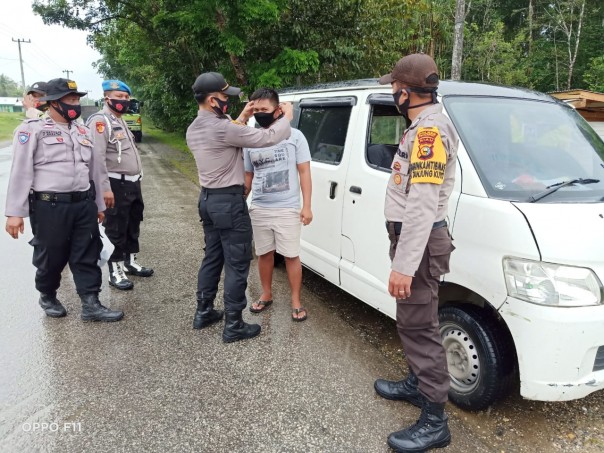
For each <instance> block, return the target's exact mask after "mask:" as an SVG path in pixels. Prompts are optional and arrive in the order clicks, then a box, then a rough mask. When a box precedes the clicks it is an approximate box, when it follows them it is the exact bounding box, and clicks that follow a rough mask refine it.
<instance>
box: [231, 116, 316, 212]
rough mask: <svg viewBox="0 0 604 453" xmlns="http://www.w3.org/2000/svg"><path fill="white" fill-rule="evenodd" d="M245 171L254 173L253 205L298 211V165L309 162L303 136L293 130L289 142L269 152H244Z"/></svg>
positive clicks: (253, 150) (308, 154) (265, 150)
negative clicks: (295, 209) (296, 209)
mask: <svg viewBox="0 0 604 453" xmlns="http://www.w3.org/2000/svg"><path fill="white" fill-rule="evenodd" d="M243 158H244V165H245V171H246V172H250V173H254V179H253V182H252V204H254V205H256V206H261V207H266V208H299V207H300V180H299V179H298V167H297V165H298V164H302V163H304V162H309V161H310V149H309V148H308V142H307V141H306V138H305V137H304V134H302V132H300V131H299V130H298V129H294V128H292V130H291V136H290V137H289V138H288V139H287V140H283V141H282V142H280V143H278V144H276V145H274V146H271V147H268V148H256V149H251V148H245V149H244V151H243Z"/></svg>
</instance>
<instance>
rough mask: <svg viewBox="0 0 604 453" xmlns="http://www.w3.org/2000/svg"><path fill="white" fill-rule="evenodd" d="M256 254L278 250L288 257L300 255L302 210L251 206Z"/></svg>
mask: <svg viewBox="0 0 604 453" xmlns="http://www.w3.org/2000/svg"><path fill="white" fill-rule="evenodd" d="M250 218H251V219H252V230H253V232H254V245H255V247H256V255H258V256H260V255H266V254H267V253H269V252H271V251H273V250H276V251H277V253H279V254H280V255H283V256H284V257H286V258H295V257H297V256H300V231H301V228H302V222H300V210H299V209H294V208H263V207H259V206H254V205H253V204H252V206H251V207H250Z"/></svg>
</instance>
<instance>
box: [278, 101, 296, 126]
mask: <svg viewBox="0 0 604 453" xmlns="http://www.w3.org/2000/svg"><path fill="white" fill-rule="evenodd" d="M279 108H280V109H281V111H282V112H283V114H284V115H285V118H287V119H288V121H291V120H293V119H294V106H293V105H292V103H291V102H282V103H280V104H279Z"/></svg>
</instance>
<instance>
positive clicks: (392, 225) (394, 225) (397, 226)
mask: <svg viewBox="0 0 604 453" xmlns="http://www.w3.org/2000/svg"><path fill="white" fill-rule="evenodd" d="M446 226H447V221H446V220H439V221H438V222H434V223H433V224H432V229H433V230H435V229H436V228H442V227H446ZM402 227H403V223H402V222H386V230H388V234H394V235H396V236H400V235H401V228H402Z"/></svg>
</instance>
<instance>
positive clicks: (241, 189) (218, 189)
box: [201, 186, 243, 195]
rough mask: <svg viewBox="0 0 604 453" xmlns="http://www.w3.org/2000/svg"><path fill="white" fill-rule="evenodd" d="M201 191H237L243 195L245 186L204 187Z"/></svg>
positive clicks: (216, 192) (217, 192)
mask: <svg viewBox="0 0 604 453" xmlns="http://www.w3.org/2000/svg"><path fill="white" fill-rule="evenodd" d="M201 191H202V192H205V193H208V194H212V193H215V194H221V193H236V194H241V195H243V186H229V187H217V188H214V189H212V188H206V187H203V188H202V189H201Z"/></svg>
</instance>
